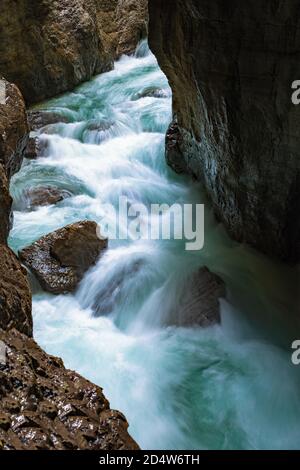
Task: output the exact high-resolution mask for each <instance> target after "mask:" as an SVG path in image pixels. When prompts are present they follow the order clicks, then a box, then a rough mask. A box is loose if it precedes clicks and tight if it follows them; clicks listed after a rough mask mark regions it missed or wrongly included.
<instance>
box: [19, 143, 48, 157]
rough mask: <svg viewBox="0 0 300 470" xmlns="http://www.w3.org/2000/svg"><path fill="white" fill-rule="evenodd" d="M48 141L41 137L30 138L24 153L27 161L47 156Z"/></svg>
mask: <svg viewBox="0 0 300 470" xmlns="http://www.w3.org/2000/svg"><path fill="white" fill-rule="evenodd" d="M47 149H48V141H47V140H46V139H44V138H41V137H30V138H29V139H28V143H27V146H26V148H25V151H24V157H25V158H28V160H36V159H37V158H40V157H46V156H47Z"/></svg>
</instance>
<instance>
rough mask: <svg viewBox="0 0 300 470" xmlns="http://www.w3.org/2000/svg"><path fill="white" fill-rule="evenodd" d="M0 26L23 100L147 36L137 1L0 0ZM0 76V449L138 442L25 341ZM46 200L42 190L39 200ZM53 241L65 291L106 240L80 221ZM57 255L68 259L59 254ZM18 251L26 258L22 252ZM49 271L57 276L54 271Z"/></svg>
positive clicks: (9, 112) (12, 148) (17, 128)
mask: <svg viewBox="0 0 300 470" xmlns="http://www.w3.org/2000/svg"><path fill="white" fill-rule="evenodd" d="M119 4H120V5H119ZM132 7H135V8H133V11H132ZM124 9H125V11H126V12H127V17H126V22H125V23H124ZM128 22H129V24H128ZM0 25H1V28H0V44H1V46H0V52H1V63H0V70H1V72H3V73H5V76H6V78H8V79H9V80H12V81H13V82H15V83H17V85H18V86H19V87H20V88H21V90H22V92H23V95H24V97H25V99H26V101H27V103H32V102H35V101H40V100H42V99H44V98H46V97H49V96H54V95H56V94H58V93H61V92H63V91H65V90H68V89H70V88H73V87H74V86H75V85H76V84H78V83H80V82H82V81H83V80H86V79H89V78H91V76H92V75H94V74H95V73H99V72H101V71H104V70H108V69H109V68H112V66H113V61H114V59H115V58H116V57H118V56H119V55H121V54H122V53H123V52H132V51H133V50H134V49H135V47H136V45H137V43H138V42H139V41H140V39H141V38H143V37H144V36H145V35H146V34H147V15H146V8H145V2H135V1H128V2H118V1H115V2H105V1H103V2H95V1H89V2H80V1H77V0H75V1H72V0H71V1H66V2H56V1H54V2H52V1H49V2H44V1H43V2H39V3H38V4H36V5H33V2H31V1H27V0H25V1H20V2H18V3H17V5H15V4H14V2H11V1H5V3H4V5H2V9H1V15H0ZM25 34H26V41H24V35H25ZM2 80H4V84H5V91H6V99H5V102H4V103H2V104H0V181H1V184H0V215H1V223H0V242H1V248H0V249H1V260H0V328H1V330H0V339H1V341H0V345H1V348H2V349H4V356H5V357H4V358H3V357H1V361H2V362H1V364H0V374H1V379H0V381H1V390H0V394H1V405H0V448H1V449H19V450H20V449H112V448H113V449H117V448H118V449H137V448H138V446H137V444H136V443H135V442H134V440H133V439H131V437H130V436H129V434H128V433H127V427H128V424H127V422H126V419H125V417H124V416H122V415H121V414H120V413H118V412H115V411H112V410H111V409H110V408H109V403H108V401H107V400H106V399H105V397H104V396H103V394H102V390H101V389H100V388H99V387H96V386H94V385H93V384H91V383H89V382H88V381H85V380H84V379H83V378H82V377H80V376H79V375H78V374H76V373H73V372H71V371H68V370H67V369H65V367H64V365H63V362H62V361H61V360H60V359H56V358H52V357H51V356H49V355H47V354H46V353H45V352H44V351H42V350H41V349H40V348H39V347H38V346H37V344H36V343H35V342H34V340H33V339H32V338H31V337H32V335H33V331H32V314H31V289H30V285H29V281H28V279H27V272H26V269H25V268H24V267H23V266H21V264H20V261H19V260H18V258H17V256H16V255H15V254H14V253H13V251H12V250H11V249H10V248H9V247H8V246H7V238H8V235H9V231H10V228H11V226H12V223H13V221H12V210H11V208H12V202H13V201H12V198H11V196H10V194H9V183H10V179H11V177H12V176H13V175H14V174H15V173H16V172H18V170H19V169H20V167H21V165H22V162H23V158H24V155H25V154H26V156H28V147H27V145H28V142H29V125H28V120H27V113H26V106H25V101H24V99H23V96H22V94H21V92H20V91H19V88H18V87H17V85H15V84H12V83H10V82H9V81H6V80H5V79H2ZM30 127H32V124H30ZM34 147H35V146H34ZM26 149H27V152H26ZM34 151H35V149H34ZM50 196H51V197H52V198H53V197H54V194H53V191H52V193H51V195H50ZM31 197H32V196H31ZM58 200H60V199H59V198H58ZM53 202H57V201H54V200H53V199H52V200H51V199H50V201H49V190H48V199H47V201H46V202H45V203H46V204H49V203H50V204H51V203H53ZM39 203H40V201H39ZM80 237H81V238H80ZM93 237H94V239H93ZM89 240H90V241H89ZM54 242H55V243H54ZM54 244H55V246H56V248H55V249H54V247H53V248H52V250H53V251H52V252H54V251H55V253H56V255H55V256H56V257H58V258H57V260H58V259H60V260H61V262H62V263H63V266H66V265H69V267H68V268H64V267H59V265H58V263H59V261H55V260H53V261H52V263H54V264H55V263H56V264H57V269H58V270H60V271H62V270H64V272H65V271H66V270H69V271H68V274H66V273H65V276H66V281H65V283H64V287H62V288H61V289H62V290H63V291H64V290H70V289H74V288H75V286H76V284H77V283H78V282H79V279H80V278H81V277H82V275H83V273H84V271H85V270H86V269H87V268H88V267H90V265H91V264H92V263H93V262H95V260H96V258H97V257H98V255H99V254H100V251H101V249H103V247H104V246H106V241H101V240H100V239H99V238H98V237H97V235H96V224H94V225H93V223H92V222H88V221H86V222H84V221H83V222H82V224H81V225H80V224H77V225H76V224H75V226H72V227H69V228H66V229H64V232H63V234H61V236H60V237H59V235H58V234H57V235H56V240H55V241H53V243H52V245H54ZM59 245H60V246H59ZM96 245H97V246H96ZM62 246H64V248H62ZM76 246H77V248H76ZM82 247H84V249H85V250H86V251H85V254H84V249H82ZM76 250H77V251H76ZM59 253H60V254H59ZM47 256H49V255H47ZM65 256H67V257H68V258H69V259H68V260H66V258H64V259H62V257H65ZM72 256H73V261H72V259H71V258H72ZM22 258H23V259H24V260H25V258H26V260H27V259H28V256H26V255H25V252H24V253H23V254H22ZM74 263H75V264H74ZM76 263H77V264H76ZM29 264H30V263H29ZM41 265H42V261H40V266H41ZM70 265H71V266H70ZM30 266H31V264H30ZM45 266H46V264H44V268H45ZM31 267H32V266H31ZM72 270H73V271H72ZM49 275H50V274H49V273H48V276H49ZM53 276H55V275H54V274H52V283H53V282H55V281H54V280H53ZM67 277H68V280H67ZM57 278H59V279H60V280H61V276H60V275H59V274H57V273H56V279H57ZM70 279H71V281H69V280H70ZM48 282H49V283H50V285H51V287H49V289H51V291H53V290H54V291H55V290H57V287H56V288H54V287H53V285H52V284H51V279H50V277H49V278H48ZM60 282H62V281H60ZM70 282H71V284H72V287H70V285H69V284H70ZM66 285H67V287H66ZM61 289H60V290H61ZM75 402H76V403H75Z"/></svg>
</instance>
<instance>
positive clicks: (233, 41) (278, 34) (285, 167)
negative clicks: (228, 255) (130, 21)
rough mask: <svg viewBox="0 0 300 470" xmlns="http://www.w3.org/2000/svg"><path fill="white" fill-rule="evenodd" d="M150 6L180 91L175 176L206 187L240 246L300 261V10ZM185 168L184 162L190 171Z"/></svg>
mask: <svg viewBox="0 0 300 470" xmlns="http://www.w3.org/2000/svg"><path fill="white" fill-rule="evenodd" d="M227 3H228V5H227V6H226V8H224V1H223V0H215V1H214V2H211V0H201V1H199V0H180V1H179V0H149V15H150V23H149V43H150V47H151V49H152V50H153V52H154V53H155V55H156V57H157V59H158V61H159V64H160V66H161V68H162V70H163V71H164V72H165V73H166V75H167V77H168V79H169V82H170V85H171V87H172V90H173V111H174V118H175V121H176V122H177V124H178V130H179V133H180V136H181V143H180V152H179V153H178V152H177V155H176V154H174V152H173V150H172V152H171V153H170V150H169V149H167V157H168V162H169V163H170V164H171V165H172V166H173V168H174V169H175V170H178V168H179V169H182V168H185V169H186V171H187V172H188V173H191V174H193V175H194V176H196V177H197V179H199V180H200V181H202V182H203V183H204V185H205V187H206V189H207V192H208V194H209V196H210V198H211V201H212V203H213V206H214V209H215V212H216V214H217V216H218V218H219V219H220V220H221V221H222V222H223V223H224V224H225V226H226V227H227V229H228V231H229V233H230V234H231V235H232V236H233V237H234V238H235V239H237V240H239V241H244V242H247V243H250V244H251V245H252V246H254V247H256V248H258V249H260V250H262V251H264V252H266V253H268V254H271V255H276V256H279V257H280V258H283V259H285V260H288V261H292V262H296V261H297V260H299V259H300V218H299V207H300V133H299V122H300V121H299V120H300V106H298V107H297V106H295V105H294V104H293V103H292V100H291V95H292V89H291V85H292V83H293V81H294V80H296V79H297V78H298V75H299V60H300V36H299V34H297V31H298V30H299V22H300V17H299V11H298V4H297V2H295V1H293V0H286V1H275V2H274V1H272V0H266V1H264V2H261V0H249V1H247V2H241V1H240V0H232V1H230V2H227ZM180 162H182V163H180Z"/></svg>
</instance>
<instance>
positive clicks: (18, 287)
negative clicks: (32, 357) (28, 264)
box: [0, 244, 32, 336]
mask: <svg viewBox="0 0 300 470" xmlns="http://www.w3.org/2000/svg"><path fill="white" fill-rule="evenodd" d="M0 328H2V329H5V330H6V329H10V328H17V329H18V330H19V331H21V332H22V333H25V334H27V335H29V336H31V335H32V317H31V292H30V287H29V283H28V280H27V276H26V270H25V269H23V268H22V267H21V265H20V263H19V260H18V258H17V257H16V255H15V254H14V253H13V252H12V251H11V250H10V249H9V248H8V247H7V246H6V245H4V244H1V245H0Z"/></svg>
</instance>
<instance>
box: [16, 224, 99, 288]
mask: <svg viewBox="0 0 300 470" xmlns="http://www.w3.org/2000/svg"><path fill="white" fill-rule="evenodd" d="M106 247H107V240H104V239H101V238H99V237H98V236H97V224H96V223H95V222H90V221H83V222H77V223H74V224H71V225H68V226H66V227H64V228H62V229H59V230H57V231H55V232H53V233H50V234H49V235H46V236H45V237H42V238H41V239H40V240H38V241H37V242H35V243H33V244H32V245H31V246H29V247H27V248H25V249H24V250H22V251H21V252H20V259H21V261H22V262H23V263H24V264H25V265H26V266H27V267H28V268H29V269H30V270H31V271H32V272H33V274H34V275H35V276H36V277H37V279H38V281H39V282H40V284H41V286H42V288H43V289H44V290H46V291H48V292H51V293H53V294H61V293H66V292H72V291H74V290H75V289H76V287H77V285H78V283H79V282H80V280H81V279H82V277H83V275H84V273H85V272H86V271H87V270H88V269H89V268H90V267H91V266H92V265H93V264H95V263H96V261H97V259H98V258H99V256H100V255H101V253H102V251H103V250H104V249H105V248H106Z"/></svg>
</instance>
